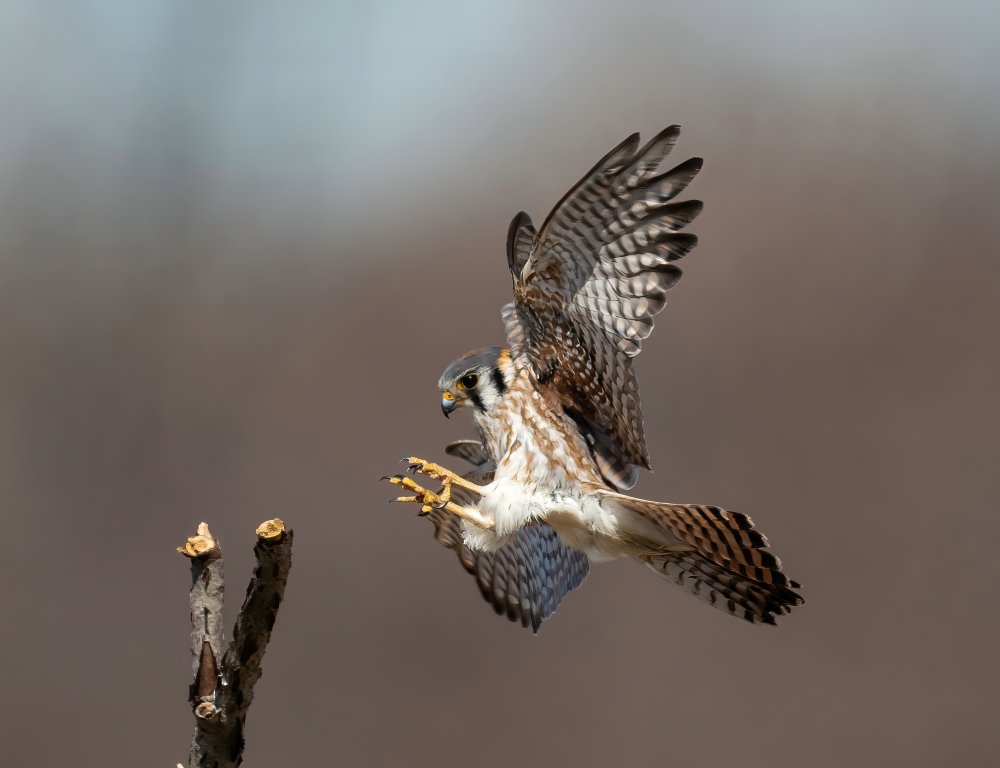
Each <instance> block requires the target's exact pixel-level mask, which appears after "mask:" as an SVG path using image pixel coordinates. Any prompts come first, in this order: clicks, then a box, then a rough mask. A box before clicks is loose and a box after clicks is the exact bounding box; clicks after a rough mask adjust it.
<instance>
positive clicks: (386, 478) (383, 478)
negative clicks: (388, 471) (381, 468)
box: [379, 475, 392, 480]
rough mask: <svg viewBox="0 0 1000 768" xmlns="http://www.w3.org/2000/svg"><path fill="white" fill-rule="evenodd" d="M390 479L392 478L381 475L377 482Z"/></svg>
mask: <svg viewBox="0 0 1000 768" xmlns="http://www.w3.org/2000/svg"><path fill="white" fill-rule="evenodd" d="M391 479H392V478H391V477H389V475H382V477H380V478H379V480H391Z"/></svg>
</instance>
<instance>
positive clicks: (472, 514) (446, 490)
mask: <svg viewBox="0 0 1000 768" xmlns="http://www.w3.org/2000/svg"><path fill="white" fill-rule="evenodd" d="M412 463H413V462H411V464H412ZM435 466H436V465H435ZM415 471H419V470H415ZM428 476H429V477H433V475H428ZM382 479H383V480H388V481H389V482H390V483H392V484H393V485H398V486H400V487H401V488H403V489H405V490H407V491H411V492H412V495H410V496H398V497H397V498H395V499H393V501H399V502H403V503H415V504H420V512H419V513H418V514H420V515H422V516H423V515H428V514H430V513H431V511H433V510H444V511H446V512H451V513H452V514H453V515H456V516H458V517H460V518H461V519H463V520H467V521H468V522H470V523H472V524H473V525H475V526H477V527H479V528H482V529H484V530H487V531H489V530H492V529H493V521H491V520H489V519H487V518H486V517H484V516H483V515H482V514H481V513H480V512H479V510H477V509H470V508H469V507H464V506H462V505H460V504H456V503H455V502H453V501H452V500H451V484H452V482H454V481H453V480H451V479H450V478H448V479H445V480H443V482H444V487H443V488H442V489H441V490H440V491H439V492H438V493H435V492H434V491H429V490H427V489H426V488H424V487H423V486H421V485H419V484H418V483H417V481H416V480H414V479H413V478H412V477H407V476H406V475H392V476H391V477H390V476H386V477H383V478H382ZM437 479H442V478H437ZM459 479H460V480H463V481H464V478H459ZM468 485H471V486H472V487H473V488H478V487H479V486H476V485H474V484H473V483H468ZM462 487H463V488H464V487H466V486H465V485H463V486H462ZM470 490H471V489H470Z"/></svg>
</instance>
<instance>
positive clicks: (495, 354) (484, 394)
mask: <svg viewBox="0 0 1000 768" xmlns="http://www.w3.org/2000/svg"><path fill="white" fill-rule="evenodd" d="M513 380H514V363H513V361H512V360H511V358H510V350H509V349H506V348H505V347H485V348H483V349H474V350H472V351H471V352H467V353H466V354H464V355H462V357H460V358H459V359H458V360H456V361H455V362H453V363H452V364H451V365H449V366H448V367H447V368H445V369H444V373H442V374H441V378H440V379H439V380H438V388H439V389H440V390H441V411H442V412H443V413H444V415H445V416H449V415H451V412H452V411H454V410H455V409H456V408H459V407H461V406H472V407H473V408H475V409H476V411H477V412H479V413H489V412H490V411H491V410H492V409H493V408H495V407H496V406H497V405H499V404H500V401H501V400H502V399H503V396H504V394H505V393H506V392H507V388H508V387H509V386H510V385H511V382H513Z"/></svg>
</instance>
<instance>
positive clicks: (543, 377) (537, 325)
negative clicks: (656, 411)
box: [503, 126, 702, 489]
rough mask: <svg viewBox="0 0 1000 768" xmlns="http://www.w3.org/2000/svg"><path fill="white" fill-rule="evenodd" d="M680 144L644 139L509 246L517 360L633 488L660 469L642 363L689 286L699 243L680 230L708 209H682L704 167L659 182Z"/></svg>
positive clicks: (666, 138)
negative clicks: (673, 295)
mask: <svg viewBox="0 0 1000 768" xmlns="http://www.w3.org/2000/svg"><path fill="white" fill-rule="evenodd" d="M679 133H680V129H679V128H678V127H677V126H671V127H670V128H667V129H666V130H664V131H662V132H661V133H660V134H659V135H657V136H656V137H655V138H654V139H653V140H652V141H650V142H649V144H647V145H646V146H645V147H643V148H641V149H638V150H637V146H638V143H639V136H638V134H633V135H632V136H630V137H629V138H627V139H626V140H625V141H624V142H622V143H621V144H619V145H618V146H617V147H615V148H614V149H613V150H611V152H609V153H608V154H607V155H606V156H605V157H604V158H603V159H602V160H601V161H600V162H599V163H598V164H597V165H595V166H594V167H593V169H591V171H590V172H589V173H587V175H586V176H584V177H583V178H582V179H581V180H580V181H579V182H578V183H577V184H576V186H574V187H573V188H572V189H571V190H570V191H569V192H567V193H566V195H565V196H564V197H563V199H562V200H560V201H559V203H558V204H557V205H556V207H555V208H554V209H553V210H552V212H551V213H550V214H549V216H548V218H546V219H545V223H544V224H542V226H541V228H540V229H539V230H538V231H537V232H536V230H535V228H534V226H533V225H532V223H531V219H530V218H529V217H528V215H527V214H526V213H520V214H518V215H517V216H516V217H515V218H514V221H513V222H512V223H511V227H510V232H509V234H508V238H507V258H508V263H509V265H510V269H511V273H512V274H513V276H514V301H513V302H512V303H510V304H508V305H506V306H505V307H504V310H503V315H504V322H505V324H506V327H507V336H508V340H509V342H510V345H511V349H512V353H513V355H514V359H515V361H516V362H518V363H520V364H524V365H530V366H531V370H532V371H533V373H534V375H535V378H536V380H537V381H538V384H539V386H540V387H546V388H548V389H549V390H550V391H551V392H554V393H555V395H556V396H557V397H558V398H559V399H560V400H561V401H562V403H563V406H564V407H565V408H566V410H567V411H568V412H569V413H570V415H572V416H573V418H574V419H575V420H576V421H577V423H578V424H580V426H581V429H582V431H583V432H584V434H585V435H587V437H588V440H589V441H590V444H591V450H592V451H593V452H594V454H595V458H596V459H597V460H598V464H599V466H601V470H602V473H603V474H604V476H605V478H606V479H608V480H609V481H610V482H612V483H613V484H615V485H617V486H618V487H619V488H622V489H624V488H628V487H631V485H632V484H634V482H635V475H636V474H637V472H636V470H635V466H636V465H638V466H643V467H647V468H648V467H649V456H648V453H647V451H646V441H645V436H644V434H643V427H642V413H641V411H640V408H639V388H638V385H637V383H636V379H635V374H634V373H633V371H632V358H633V357H634V356H635V355H637V354H638V353H639V350H640V349H641V345H642V340H643V339H645V338H646V337H647V336H649V334H650V333H651V332H652V330H653V320H654V318H655V316H656V315H657V314H658V313H659V312H660V311H661V310H662V309H663V307H664V306H665V304H666V293H667V290H668V289H669V288H670V287H671V286H673V285H674V283H676V282H677V280H678V278H679V277H680V275H681V270H680V268H679V267H678V266H677V265H676V264H675V263H674V262H675V261H677V260H678V259H680V258H681V257H682V256H684V255H685V254H686V253H687V252H688V251H690V250H691V249H692V248H693V247H694V246H695V245H696V244H697V242H698V241H697V238H696V237H695V236H694V235H692V234H688V233H684V232H680V231H679V230H681V229H683V228H684V227H685V226H686V225H687V224H688V223H689V222H690V221H691V220H692V219H694V217H695V216H697V215H698V213H700V212H701V208H702V204H701V202H700V201H697V200H689V201H686V202H673V200H674V198H675V197H676V196H677V194H678V193H679V192H681V191H682V190H683V189H684V188H685V187H686V186H687V185H688V183H690V181H691V180H692V179H693V178H694V177H695V175H697V173H698V171H699V170H701V164H702V161H701V159H700V158H692V159H691V160H688V161H686V162H684V163H681V164H680V165H678V166H677V167H676V168H673V169H672V170H669V171H667V172H665V173H662V174H657V173H656V170H657V168H658V167H659V165H660V163H661V162H662V161H663V159H664V158H665V157H666V156H667V154H669V152H670V150H671V149H672V148H673V145H674V143H675V142H676V140H677V137H678V135H679Z"/></svg>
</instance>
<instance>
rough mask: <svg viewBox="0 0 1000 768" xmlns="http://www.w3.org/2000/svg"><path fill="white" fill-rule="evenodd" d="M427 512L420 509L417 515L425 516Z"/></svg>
mask: <svg viewBox="0 0 1000 768" xmlns="http://www.w3.org/2000/svg"><path fill="white" fill-rule="evenodd" d="M429 514H430V512H424V511H423V510H421V511H420V512H417V517H427V515H429Z"/></svg>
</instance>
